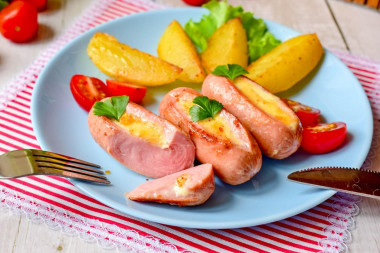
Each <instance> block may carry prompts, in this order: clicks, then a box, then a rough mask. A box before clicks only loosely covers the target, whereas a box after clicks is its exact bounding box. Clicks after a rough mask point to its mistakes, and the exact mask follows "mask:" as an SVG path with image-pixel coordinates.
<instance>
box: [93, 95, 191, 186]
mask: <svg viewBox="0 0 380 253" xmlns="http://www.w3.org/2000/svg"><path fill="white" fill-rule="evenodd" d="M106 99H107V98H106ZM88 126H89V129H90V133H91V135H92V137H93V138H94V139H95V141H96V142H97V143H98V144H99V145H100V146H101V147H102V148H103V149H104V150H106V151H107V152H108V153H109V154H111V155H112V156H113V157H114V158H115V159H117V160H118V161H119V162H121V163H122V164H123V165H125V166H127V167H128V168H129V169H131V170H134V171H136V172H137V173H140V174H142V175H144V176H147V177H153V178H159V177H163V176H166V175H169V174H172V173H175V172H178V171H181V170H184V169H187V168H190V167H192V166H193V164H194V159H195V147H194V144H193V143H192V141H191V140H190V138H189V136H187V135H186V133H184V132H183V131H182V130H181V129H180V128H178V127H176V126H174V125H173V124H171V123H170V122H168V121H167V120H165V119H162V118H160V117H159V116H157V115H155V114H154V113H152V112H150V111H148V110H147V109H145V108H144V107H142V106H140V105H137V104H135V103H133V102H129V103H128V105H127V108H126V112H125V113H124V114H123V115H122V117H121V119H120V121H119V122H118V121H116V120H113V119H110V118H108V117H105V116H96V115H94V113H93V109H91V111H90V113H89V116H88Z"/></svg>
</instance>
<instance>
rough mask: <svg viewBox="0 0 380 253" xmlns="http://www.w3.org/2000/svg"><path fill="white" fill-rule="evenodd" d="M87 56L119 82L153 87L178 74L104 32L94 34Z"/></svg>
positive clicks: (170, 79)
mask: <svg viewBox="0 0 380 253" xmlns="http://www.w3.org/2000/svg"><path fill="white" fill-rule="evenodd" d="M87 54H88V56H89V57H90V58H91V60H92V61H93V62H94V64H95V65H96V66H97V67H98V68H99V69H100V70H101V71H103V72H104V73H105V74H107V75H109V76H110V77H112V78H114V79H117V80H119V81H128V82H131V83H137V84H143V85H146V86H157V85H162V84H167V83H171V82H173V81H175V80H176V79H177V78H178V77H179V75H180V74H181V72H182V69H181V68H180V67H178V66H175V65H173V64H170V63H168V62H166V61H164V60H161V59H160V58H158V57H155V56H153V55H150V54H147V53H144V52H141V51H139V50H137V49H134V48H131V47H129V46H128V45H125V44H123V43H120V42H119V41H117V39H116V38H115V37H113V36H111V35H109V34H106V33H100V32H98V33H96V34H95V35H94V36H93V37H92V38H91V40H90V43H89V44H88V47H87Z"/></svg>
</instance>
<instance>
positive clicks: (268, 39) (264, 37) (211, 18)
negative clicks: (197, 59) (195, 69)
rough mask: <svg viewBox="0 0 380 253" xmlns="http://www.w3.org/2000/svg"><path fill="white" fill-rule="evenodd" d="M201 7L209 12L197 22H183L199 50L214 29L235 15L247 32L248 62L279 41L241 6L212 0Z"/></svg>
mask: <svg viewBox="0 0 380 253" xmlns="http://www.w3.org/2000/svg"><path fill="white" fill-rule="evenodd" d="M203 7H205V8H207V9H208V10H209V14H204V15H203V16H202V18H201V20H200V21H199V22H194V21H193V20H191V19H190V20H189V21H188V22H187V23H186V24H185V31H186V33H187V35H188V36H189V37H190V39H191V40H192V41H193V43H194V44H195V46H196V47H197V48H198V50H199V51H200V52H203V51H204V50H205V49H206V48H207V40H208V39H209V38H210V36H211V35H212V34H213V33H214V32H215V31H216V29H218V28H219V27H220V26H222V25H223V24H225V23H226V22H227V21H228V20H230V19H233V18H236V17H240V18H241V21H242V24H243V27H244V29H245V30H246V32H247V39H248V53H249V62H252V61H255V60H256V59H258V58H259V57H260V56H261V55H263V54H265V53H267V52H269V51H270V50H272V49H273V48H275V47H276V46H277V45H278V44H280V43H281V41H280V40H278V39H276V38H275V37H274V35H273V34H271V33H270V32H269V31H268V28H267V27H266V25H265V23H264V21H263V20H262V19H256V18H254V16H253V14H252V13H251V12H244V10H243V8H242V7H241V6H237V7H234V6H232V5H229V4H228V3H227V1H226V0H224V1H217V0H212V1H210V2H208V3H206V4H204V5H203Z"/></svg>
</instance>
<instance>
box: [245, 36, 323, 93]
mask: <svg viewBox="0 0 380 253" xmlns="http://www.w3.org/2000/svg"><path fill="white" fill-rule="evenodd" d="M322 55H323V47H322V45H321V43H320V41H319V39H318V37H317V35H316V34H306V35H300V36H297V37H294V38H292V39H290V40H287V41H285V42H283V43H281V44H280V45H278V46H277V47H276V48H274V49H273V50H272V51H270V52H269V53H267V54H265V55H263V56H261V57H260V58H259V59H258V60H257V61H254V62H252V63H251V64H250V65H249V66H248V68H247V71H248V72H249V74H247V75H246V76H247V77H248V78H250V79H252V80H254V81H255V82H257V83H259V84H260V85H262V86H263V87H264V88H266V89H267V90H269V91H270V92H272V93H277V92H280V91H285V90H287V89H290V88H291V87H292V86H293V85H295V84H296V83H297V82H298V81H300V80H301V79H302V78H304V77H305V76H306V75H307V74H308V73H310V72H311V71H312V70H313V69H314V68H315V67H316V66H317V64H318V62H319V61H320V60H321V58H322Z"/></svg>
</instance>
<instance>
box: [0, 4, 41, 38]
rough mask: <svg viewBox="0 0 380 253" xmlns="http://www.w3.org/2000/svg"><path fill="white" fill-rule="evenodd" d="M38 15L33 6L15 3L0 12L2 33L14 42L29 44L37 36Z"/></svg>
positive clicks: (0, 30) (0, 29)
mask: <svg viewBox="0 0 380 253" xmlns="http://www.w3.org/2000/svg"><path fill="white" fill-rule="evenodd" d="M37 31H38V14H37V10H36V8H35V7H34V5H33V4H31V3H29V2H25V1H13V2H11V3H10V4H9V5H7V6H5V7H4V8H3V9H2V10H1V11H0V32H1V34H2V35H3V36H4V37H5V38H7V39H9V40H11V41H13V42H18V43H20V42H27V41H30V40H31V39H33V38H34V37H35V36H36V35H37Z"/></svg>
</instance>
